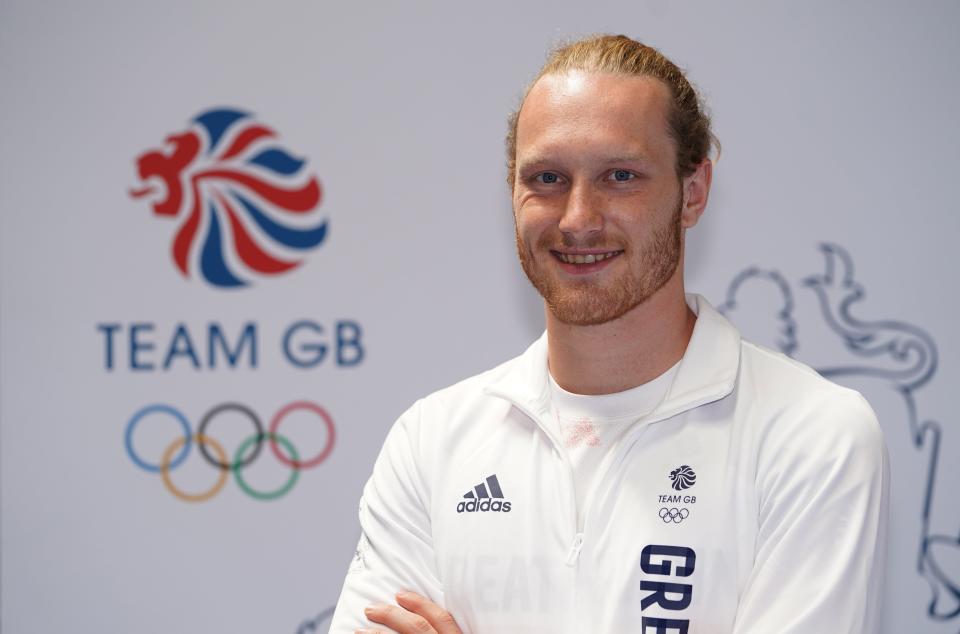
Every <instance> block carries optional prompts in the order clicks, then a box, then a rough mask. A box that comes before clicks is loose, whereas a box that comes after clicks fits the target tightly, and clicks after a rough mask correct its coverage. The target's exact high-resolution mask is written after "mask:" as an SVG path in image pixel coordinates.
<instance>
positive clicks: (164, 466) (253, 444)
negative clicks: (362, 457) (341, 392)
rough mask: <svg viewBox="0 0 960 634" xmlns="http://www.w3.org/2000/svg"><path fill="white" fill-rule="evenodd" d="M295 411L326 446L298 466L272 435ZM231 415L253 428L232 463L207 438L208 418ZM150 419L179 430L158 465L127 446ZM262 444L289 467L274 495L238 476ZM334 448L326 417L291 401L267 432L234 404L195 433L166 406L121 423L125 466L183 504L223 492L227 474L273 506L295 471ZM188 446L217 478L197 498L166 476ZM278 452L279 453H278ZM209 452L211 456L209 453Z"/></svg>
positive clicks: (217, 410) (294, 454)
mask: <svg viewBox="0 0 960 634" xmlns="http://www.w3.org/2000/svg"><path fill="white" fill-rule="evenodd" d="M298 410H307V411H309V412H312V413H313V414H315V415H317V416H318V417H319V418H320V420H321V421H322V422H323V425H324V427H325V428H326V443H325V444H324V446H323V448H322V449H321V450H320V452H319V453H317V455H315V456H313V457H311V458H309V459H306V460H301V458H300V454H299V452H298V451H297V449H296V447H295V446H294V444H293V443H292V442H291V441H290V440H289V439H288V438H287V437H285V436H283V435H281V434H280V433H279V432H278V429H279V428H280V424H281V423H282V422H283V420H284V419H285V418H286V417H287V415H289V414H291V413H292V412H295V411H298ZM231 411H232V412H237V413H239V414H241V415H243V416H244V417H246V418H248V419H249V420H250V422H251V423H252V424H253V434H252V435H250V436H248V437H247V438H246V439H245V440H244V441H243V442H242V443H240V446H239V447H237V450H236V451H235V452H234V456H233V460H232V461H230V458H229V457H228V455H227V452H226V450H225V449H224V448H223V445H221V444H220V443H219V442H217V441H216V440H215V439H214V438H213V437H212V436H211V435H210V434H209V431H208V429H209V427H210V424H211V422H212V421H213V419H214V418H216V417H217V416H218V415H220V414H222V413H225V412H231ZM151 414H163V415H166V416H169V417H171V418H173V419H174V420H175V421H177V422H178V423H179V424H180V427H181V428H182V430H183V435H182V436H178V437H177V438H175V439H174V440H173V442H171V443H170V445H168V446H167V447H166V449H165V450H164V451H163V456H162V458H161V459H160V464H151V463H149V462H147V461H145V460H143V459H142V458H141V457H140V456H139V455H137V452H136V450H135V449H134V446H133V434H134V432H135V430H136V429H137V425H138V424H139V423H140V421H141V420H142V419H143V418H145V417H146V416H148V415H151ZM264 441H267V442H269V444H270V448H271V451H272V453H273V455H274V456H275V457H276V458H277V459H278V460H279V461H280V462H281V463H283V464H284V465H286V466H288V467H290V469H291V474H290V477H289V478H287V481H286V482H285V483H284V484H283V485H281V486H280V487H279V488H277V489H276V490H274V491H258V490H256V489H254V488H253V487H251V486H250V485H249V484H248V483H247V481H246V480H245V479H244V477H243V474H242V471H243V469H244V468H246V467H248V466H250V465H251V464H252V463H253V462H254V461H255V460H257V459H258V458H259V456H260V453H261V451H260V450H261V449H262V447H263V443H264ZM335 442H336V428H335V427H334V424H333V418H331V417H330V414H329V413H327V411H326V410H325V409H324V408H322V407H320V406H319V405H317V404H316V403H311V402H309V401H295V402H293V403H289V404H287V405H285V406H284V407H282V408H281V409H280V410H279V411H278V412H277V413H276V414H275V415H274V416H273V418H272V419H271V421H270V428H269V431H266V432H265V431H264V429H263V423H262V422H261V420H260V418H259V417H258V416H257V414H256V413H254V412H253V411H252V410H251V409H250V408H249V407H247V406H245V405H242V404H240V403H233V402H229V403H222V404H220V405H217V406H216V407H214V408H212V409H211V410H210V411H209V412H207V413H206V414H204V416H203V417H202V418H201V419H200V424H199V426H198V427H197V432H196V433H193V432H192V431H191V429H190V423H189V422H187V418H186V417H185V416H184V415H183V414H182V413H181V412H180V411H179V410H177V409H175V408H173V407H170V406H169V405H163V404H159V403H158V404H153V405H147V406H146V407H143V408H141V409H140V410H139V411H138V412H136V413H135V414H134V415H133V416H132V417H131V418H130V420H129V421H128V422H127V428H126V431H125V432H124V446H125V448H126V450H127V454H128V455H129V456H130V460H132V461H133V463H134V464H135V465H136V466H138V467H140V468H141V469H143V470H144V471H148V472H150V473H159V474H160V476H161V479H162V481H163V484H164V487H166V489H167V490H168V491H170V493H171V494H172V495H173V496H174V497H176V498H178V499H180V500H183V501H185V502H202V501H205V500H209V499H210V498H212V497H213V496H215V495H216V494H217V493H219V492H220V490H221V489H222V488H223V487H224V485H225V484H226V482H227V478H228V476H229V473H228V472H230V471H232V472H233V476H234V479H235V480H236V481H237V485H238V486H239V487H240V489H241V490H242V491H243V492H244V493H246V494H247V495H249V496H250V497H252V498H254V499H257V500H275V499H277V498H280V497H283V496H284V495H286V494H287V493H288V492H289V491H290V490H291V489H292V488H293V486H294V485H295V484H296V483H297V479H298V478H299V477H300V470H301V469H310V468H313V467H316V466H318V465H320V464H321V463H322V462H323V461H324V460H326V459H327V457H328V456H329V455H330V453H331V452H332V451H333V447H334V444H335ZM194 444H197V445H198V446H199V447H200V455H201V456H202V457H203V458H204V460H205V461H206V462H207V463H209V464H210V465H211V466H213V467H214V468H215V469H217V470H218V471H219V472H220V474H219V476H218V478H217V481H216V482H215V483H214V485H213V486H212V487H211V488H210V489H208V490H206V491H202V492H200V493H188V492H185V491H183V490H182V489H180V488H179V487H177V486H176V485H175V484H174V483H173V479H172V478H171V476H170V473H171V472H172V471H174V470H175V469H176V468H177V467H179V466H180V465H181V464H183V462H184V461H185V460H186V459H187V456H188V454H189V453H190V450H191V448H192V447H193V445H194ZM281 447H282V450H281ZM211 452H212V453H211Z"/></svg>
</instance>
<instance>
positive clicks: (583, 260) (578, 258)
mask: <svg viewBox="0 0 960 634" xmlns="http://www.w3.org/2000/svg"><path fill="white" fill-rule="evenodd" d="M552 253H553V255H554V256H555V257H556V258H557V259H558V260H560V261H561V262H564V263H566V264H594V263H596V262H602V261H603V260H608V259H610V258H612V257H614V256H617V255H620V254H621V253H623V250H622V249H621V250H619V251H607V252H606V253H561V252H560V251H553V252H552Z"/></svg>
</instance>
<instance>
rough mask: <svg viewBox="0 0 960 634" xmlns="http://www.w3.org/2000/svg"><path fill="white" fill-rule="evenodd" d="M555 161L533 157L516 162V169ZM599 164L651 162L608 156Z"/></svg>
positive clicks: (639, 156)
mask: <svg viewBox="0 0 960 634" xmlns="http://www.w3.org/2000/svg"><path fill="white" fill-rule="evenodd" d="M556 162H557V161H556V160H555V159H550V158H547V157H546V156H533V157H530V158H529V159H526V160H522V161H518V162H517V169H518V170H528V169H531V168H537V167H540V166H542V165H548V164H552V163H556ZM601 162H602V163H604V164H607V165H612V164H616V163H644V164H649V163H651V162H652V161H650V159H649V158H648V157H647V156H645V155H643V154H624V155H621V156H610V157H607V158H604V159H601Z"/></svg>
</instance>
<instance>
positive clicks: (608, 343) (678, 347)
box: [547, 275, 697, 394]
mask: <svg viewBox="0 0 960 634" xmlns="http://www.w3.org/2000/svg"><path fill="white" fill-rule="evenodd" d="M682 279H683V278H682V276H677V275H675V276H674V278H673V279H671V280H670V281H669V282H667V284H666V285H664V286H663V287H662V288H661V289H660V290H658V291H657V292H656V293H654V294H653V296H652V297H650V298H649V299H648V300H647V301H645V302H644V303H643V304H640V305H638V306H635V307H634V308H633V309H631V310H630V311H629V312H627V313H626V314H624V315H623V316H621V317H618V318H617V319H615V320H613V321H609V322H607V323H604V324H598V325H595V326H575V325H571V324H565V323H562V322H560V321H558V320H557V319H556V318H555V317H554V316H553V314H552V313H551V312H550V310H549V309H547V343H548V348H547V358H548V362H549V367H550V374H551V375H552V376H553V379H554V380H555V381H556V382H557V384H558V385H560V387H562V388H563V389H565V390H567V391H568V392H573V393H575V394H613V393H615V392H622V391H624V390H628V389H630V388H632V387H636V386H638V385H643V384H644V383H646V382H648V381H650V380H652V379H655V378H656V377H658V376H660V375H661V374H663V373H664V372H666V371H667V370H669V369H670V368H671V367H673V365H674V364H676V363H677V362H678V361H679V360H680V359H681V358H682V357H683V353H684V352H685V351H686V349H687V344H688V343H689V342H690V336H691V335H692V334H693V326H694V323H695V322H696V320H697V318H696V315H694V313H693V311H691V310H690V308H689V307H688V306H687V303H686V300H685V298H684V293H683V281H682Z"/></svg>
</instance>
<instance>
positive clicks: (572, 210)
mask: <svg viewBox="0 0 960 634" xmlns="http://www.w3.org/2000/svg"><path fill="white" fill-rule="evenodd" d="M602 205H603V201H602V196H601V195H600V193H599V192H597V191H596V188H595V187H593V186H592V185H591V184H590V183H583V182H581V183H575V184H574V185H573V186H572V187H571V188H570V190H569V194H568V196H567V200H566V206H565V208H564V210H563V216H562V217H561V218H560V226H559V228H560V231H561V233H563V234H564V236H565V237H568V238H569V239H571V240H574V241H575V242H582V241H584V240H587V239H589V238H590V237H591V236H593V235H595V234H599V233H600V232H601V231H602V229H603V213H602Z"/></svg>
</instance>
